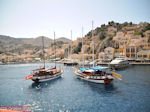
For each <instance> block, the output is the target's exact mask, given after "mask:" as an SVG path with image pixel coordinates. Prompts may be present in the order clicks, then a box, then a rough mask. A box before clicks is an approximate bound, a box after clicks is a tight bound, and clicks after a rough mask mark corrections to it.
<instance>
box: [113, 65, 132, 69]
mask: <svg viewBox="0 0 150 112" xmlns="http://www.w3.org/2000/svg"><path fill="white" fill-rule="evenodd" d="M128 66H129V64H110V68H114V69H122V68H126V67H128Z"/></svg>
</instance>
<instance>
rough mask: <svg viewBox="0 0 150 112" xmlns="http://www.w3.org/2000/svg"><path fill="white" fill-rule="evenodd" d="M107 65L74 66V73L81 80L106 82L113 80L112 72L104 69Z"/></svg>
mask: <svg viewBox="0 0 150 112" xmlns="http://www.w3.org/2000/svg"><path fill="white" fill-rule="evenodd" d="M107 68H108V67H98V66H97V67H90V68H80V69H77V68H74V73H75V74H76V75H77V76H78V78H81V79H83V80H86V81H89V82H94V83H104V84H108V83H110V82H112V81H113V79H114V77H113V74H112V73H107V72H106V71H105V70H106V69H107Z"/></svg>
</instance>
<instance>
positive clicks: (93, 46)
mask: <svg viewBox="0 0 150 112" xmlns="http://www.w3.org/2000/svg"><path fill="white" fill-rule="evenodd" d="M93 24H94V22H93V21H92V46H93V67H94V37H93Z"/></svg>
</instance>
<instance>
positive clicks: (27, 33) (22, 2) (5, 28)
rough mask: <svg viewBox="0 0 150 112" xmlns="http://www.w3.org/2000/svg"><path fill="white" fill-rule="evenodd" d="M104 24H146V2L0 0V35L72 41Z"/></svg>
mask: <svg viewBox="0 0 150 112" xmlns="http://www.w3.org/2000/svg"><path fill="white" fill-rule="evenodd" d="M92 20H94V28H96V27H98V26H100V25H101V24H104V23H105V24H107V23H108V21H112V20H113V21H115V22H121V23H123V22H125V21H127V22H130V21H132V22H133V23H139V22H144V21H146V22H150V0H0V35H9V36H13V37H27V38H29V37H37V36H41V35H44V36H48V37H51V38H53V31H55V32H56V38H58V37H67V38H70V30H72V31H73V39H76V38H77V37H80V36H81V29H82V25H83V27H84V34H86V33H87V32H88V31H89V30H91V21H92Z"/></svg>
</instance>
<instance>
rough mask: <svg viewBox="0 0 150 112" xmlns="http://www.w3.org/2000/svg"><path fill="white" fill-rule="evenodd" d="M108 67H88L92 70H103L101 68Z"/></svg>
mask: <svg viewBox="0 0 150 112" xmlns="http://www.w3.org/2000/svg"><path fill="white" fill-rule="evenodd" d="M107 68H108V67H101V66H96V67H90V69H92V70H103V69H107Z"/></svg>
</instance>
